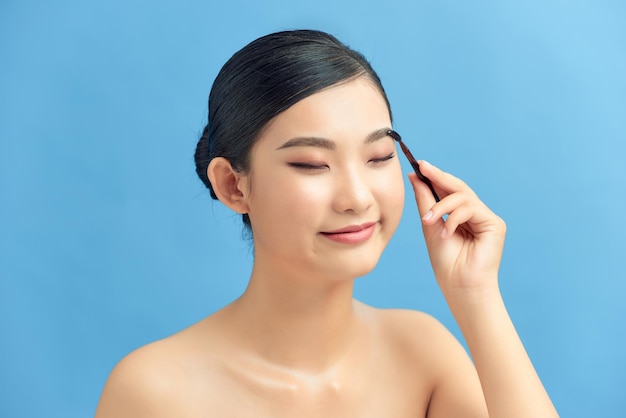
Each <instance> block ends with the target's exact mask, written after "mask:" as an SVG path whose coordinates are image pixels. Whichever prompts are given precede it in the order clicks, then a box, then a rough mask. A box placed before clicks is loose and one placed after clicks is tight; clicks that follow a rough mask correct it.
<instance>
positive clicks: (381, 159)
mask: <svg viewBox="0 0 626 418" xmlns="http://www.w3.org/2000/svg"><path fill="white" fill-rule="evenodd" d="M395 156H396V153H395V152H392V153H391V154H389V155H386V156H384V157H381V158H372V159H371V160H370V162H372V163H382V162H385V161H387V160H391V159H392V158H393V157H395Z"/></svg>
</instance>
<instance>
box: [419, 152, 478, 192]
mask: <svg viewBox="0 0 626 418" xmlns="http://www.w3.org/2000/svg"><path fill="white" fill-rule="evenodd" d="M419 167H420V171H421V172H422V174H423V175H424V176H425V177H426V178H428V179H429V180H430V182H431V183H432V184H433V186H434V187H435V189H438V190H442V191H444V192H445V193H444V194H449V193H454V192H459V191H461V190H466V189H469V186H468V185H467V184H465V182H464V181H463V180H461V179H459V178H457V177H455V176H453V175H452V174H450V173H446V172H445V171H442V170H440V169H439V168H437V167H435V166H434V165H432V164H430V163H429V162H427V161H424V160H420V161H419Z"/></svg>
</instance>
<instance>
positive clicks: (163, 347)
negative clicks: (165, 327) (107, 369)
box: [96, 322, 215, 418]
mask: <svg viewBox="0 0 626 418" xmlns="http://www.w3.org/2000/svg"><path fill="white" fill-rule="evenodd" d="M203 326H204V324H203V322H200V323H198V324H196V325H193V326H191V327H190V328H188V329H186V330H183V331H181V332H179V333H177V334H174V335H172V336H170V337H167V338H165V339H163V340H159V341H155V342H153V343H150V344H147V345H145V346H143V347H141V348H139V349H137V350H135V351H133V352H131V353H130V354H128V355H127V356H126V357H124V358H123V359H122V360H121V361H120V362H119V363H118V364H117V365H116V366H115V367H114V369H113V371H112V372H111V374H110V375H109V378H108V379H107V382H106V384H105V387H104V390H103V391H102V395H101V398H100V402H99V404H98V410H97V411H96V418H109V417H116V418H123V417H155V418H158V417H166V416H167V417H170V416H193V415H194V413H193V411H191V410H190V408H192V407H197V406H198V403H197V402H195V399H194V396H195V395H194V394H195V393H197V385H198V380H199V379H202V380H203V381H205V382H206V381H207V380H209V379H211V377H212V376H214V375H215V374H214V373H211V372H210V370H211V365H212V363H213V362H212V359H211V356H207V355H206V353H207V352H208V353H210V352H211V350H206V346H207V344H210V343H209V342H207V341H203V340H202V339H201V338H199V336H200V334H201V332H200V329H201V328H202V327H203Z"/></svg>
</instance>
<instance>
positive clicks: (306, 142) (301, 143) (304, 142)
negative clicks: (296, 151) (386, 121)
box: [276, 128, 391, 150]
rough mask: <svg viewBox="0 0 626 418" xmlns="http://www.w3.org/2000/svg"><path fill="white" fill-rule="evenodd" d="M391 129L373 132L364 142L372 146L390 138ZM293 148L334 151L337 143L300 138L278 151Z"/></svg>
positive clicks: (284, 145) (285, 144) (292, 139)
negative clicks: (387, 137)
mask: <svg viewBox="0 0 626 418" xmlns="http://www.w3.org/2000/svg"><path fill="white" fill-rule="evenodd" d="M389 129H391V128H380V129H377V130H375V131H373V132H371V133H370V134H368V135H367V136H366V137H365V141H363V142H364V143H365V144H366V145H368V144H371V143H372V142H375V141H378V140H379V139H381V138H384V137H386V136H389V134H388V132H389ZM291 147H317V148H324V149H329V150H334V149H335V148H336V146H335V142H334V141H332V140H330V139H327V138H321V137H318V136H299V137H296V138H291V139H290V140H288V141H287V142H285V143H284V144H282V145H281V146H280V147H278V148H276V149H277V150H279V149H284V148H291Z"/></svg>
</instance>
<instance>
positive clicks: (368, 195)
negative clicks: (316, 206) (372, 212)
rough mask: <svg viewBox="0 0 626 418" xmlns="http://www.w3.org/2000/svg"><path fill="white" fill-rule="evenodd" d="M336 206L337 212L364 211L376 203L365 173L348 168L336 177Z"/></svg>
mask: <svg viewBox="0 0 626 418" xmlns="http://www.w3.org/2000/svg"><path fill="white" fill-rule="evenodd" d="M334 186H335V187H334V194H335V195H334V208H335V210H336V211H337V212H342V213H343V212H354V213H362V212H365V211H366V210H367V209H369V208H370V207H371V206H372V204H373V203H374V196H373V195H372V190H371V185H370V184H369V181H368V179H367V176H366V175H365V173H361V172H360V171H359V170H349V171H348V170H347V171H345V172H342V173H341V174H338V175H337V177H335V178H334Z"/></svg>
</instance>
